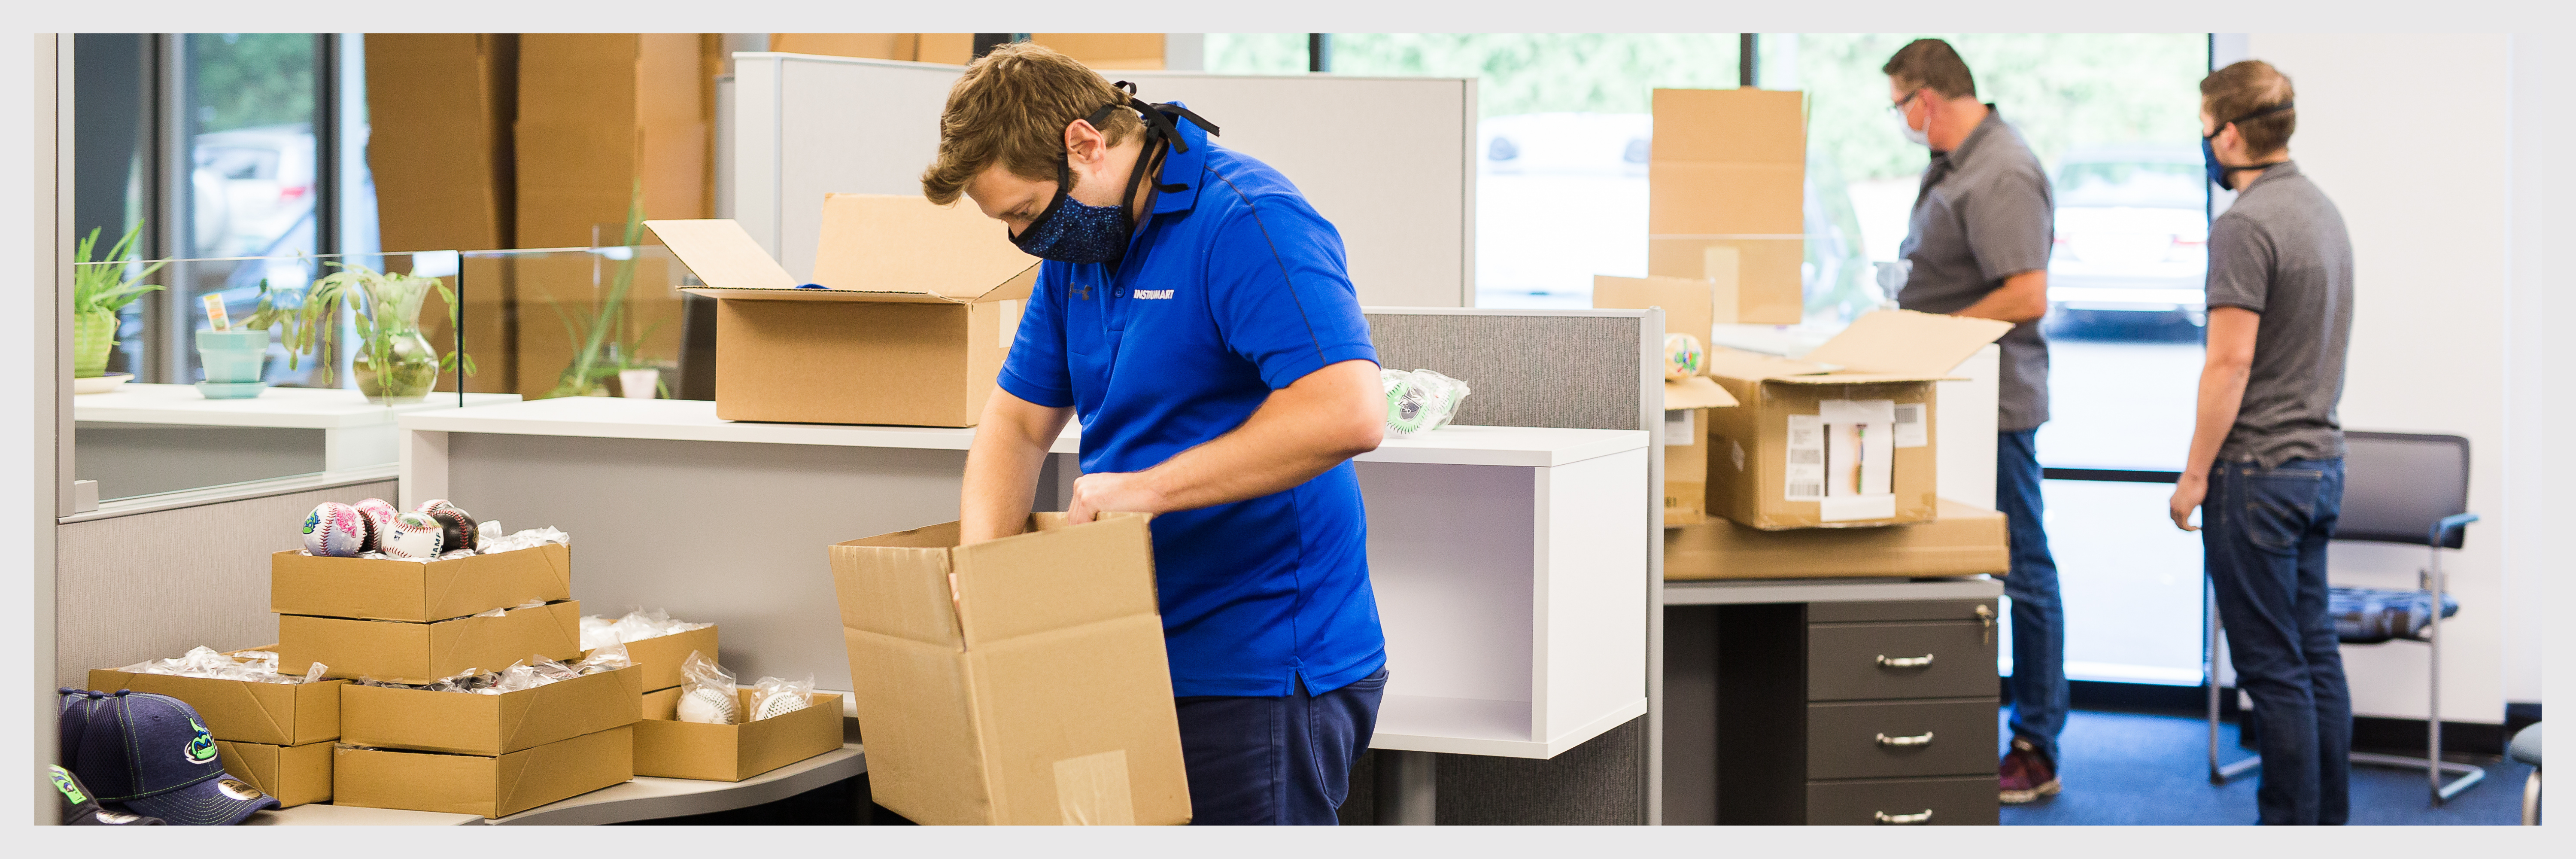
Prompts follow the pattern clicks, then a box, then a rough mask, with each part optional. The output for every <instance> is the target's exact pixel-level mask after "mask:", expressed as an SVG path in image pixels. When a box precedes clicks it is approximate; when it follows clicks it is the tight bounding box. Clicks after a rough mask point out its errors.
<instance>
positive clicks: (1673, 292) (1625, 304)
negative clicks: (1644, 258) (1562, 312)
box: [1592, 275, 1736, 345]
mask: <svg viewBox="0 0 2576 859" xmlns="http://www.w3.org/2000/svg"><path fill="white" fill-rule="evenodd" d="M1735 304H1736V301H1735V283H1734V281H1733V280H1732V279H1729V280H1727V281H1725V282H1720V281H1716V280H1699V279H1693V278H1683V277H1611V276H1609V275H1595V276H1593V278H1592V306H1593V307H1595V308H1601V309H1611V308H1618V309H1626V310H1644V309H1646V308H1649V307H1660V308H1663V309H1664V331H1665V332H1666V333H1673V334H1688V335H1690V336H1693V337H1697V338H1699V341H1700V343H1701V344H1703V345H1705V344H1706V343H1707V342H1708V339H1709V331H1710V330H1711V329H1714V328H1716V327H1717V324H1718V323H1719V322H1734V321H1735Z"/></svg>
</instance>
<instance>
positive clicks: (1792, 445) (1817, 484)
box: [1779, 415, 1825, 501]
mask: <svg viewBox="0 0 2576 859" xmlns="http://www.w3.org/2000/svg"><path fill="white" fill-rule="evenodd" d="M1788 441H1789V443H1788V445H1787V447H1788V449H1787V450H1785V451H1783V456H1782V457H1781V465H1782V466H1783V467H1782V468H1781V474H1780V477H1779V480H1780V481H1781V485H1782V486H1784V487H1785V489H1786V490H1787V491H1786V492H1784V493H1782V496H1781V497H1782V499H1783V500H1787V501H1814V500H1817V499H1820V498H1823V497H1825V422H1824V419H1823V418H1822V417H1819V416H1817V415H1790V416H1789V439H1788Z"/></svg>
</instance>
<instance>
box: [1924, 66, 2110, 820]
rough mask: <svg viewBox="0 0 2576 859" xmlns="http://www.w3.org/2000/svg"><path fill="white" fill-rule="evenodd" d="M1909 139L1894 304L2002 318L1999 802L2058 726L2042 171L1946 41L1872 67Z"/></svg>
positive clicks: (2031, 769)
mask: <svg viewBox="0 0 2576 859" xmlns="http://www.w3.org/2000/svg"><path fill="white" fill-rule="evenodd" d="M1879 71H1881V72H1883V73H1885V74H1886V75H1887V83H1888V99H1889V102H1890V103H1891V104H1892V105H1893V107H1894V109H1895V111H1896V113H1897V119H1898V122H1899V123H1900V124H1902V125H1903V126H1904V133H1905V136H1906V138H1907V139H1909V140H1912V141H1914V142H1916V143H1921V144H1924V145H1927V146H1930V147H1932V164H1931V166H1930V167H1928V168H1926V169H1925V170H1924V171H1923V185H1922V188H1921V190H1920V191H1919V192H1917V195H1916V196H1915V198H1914V215H1913V219H1912V223H1910V224H1909V225H1908V229H1907V233H1906V236H1905V244H1904V245H1903V246H1902V247H1901V248H1900V251H1901V252H1902V253H1903V255H1904V257H1905V260H1906V263H1907V264H1908V266H1909V269H1908V273H1907V275H1906V278H1905V287H1904V289H1903V290H1901V291H1899V292H1898V293H1897V295H1896V303H1897V305H1898V306H1899V307H1903V308H1905V309H1907V310H1920V311H1924V312H1927V313H1949V314H1956V315H1960V316H1975V317H1979V318H1983V319H1996V320H2001V321H2004V322H2010V323H2013V329H2012V331H2011V332H2010V333H2007V334H2005V335H2004V338H2003V341H2002V345H2003V379H2002V381H2001V384H2000V391H1999V393H2000V395H2001V397H2002V401H2003V402H2002V414H2000V415H1999V416H1998V419H1997V421H1996V427H1995V428H1996V429H1997V430H1998V435H1997V438H1996V440H1995V506H1996V507H1997V508H1998V509H2000V510H2002V511H2003V514H2004V517H2005V520H2006V525H2007V527H2008V528H2009V533H2010V535H2011V541H2012V574H2011V575H2008V576H2005V577H2004V594H2005V595H2006V596H2009V597H2012V643H2013V673H2012V677H2011V678H2010V679H2009V680H2008V681H2007V683H2006V686H2007V688H2009V689H2010V691H2011V693H2012V701H2013V717H2012V732H2013V740H2012V750H2011V751H2009V752H2007V753H2005V755H2004V758H2003V761H2002V762H2001V763H1999V764H1998V765H1997V767H1996V769H1997V774H1998V776H1999V779H2000V787H2001V799H2002V800H2003V801H2004V802H2007V803H2021V802H2030V801H2032V800H2035V799H2039V798H2040V797H2044V796H2048V795H2051V794H2055V793H2057V792H2058V790H2059V784H2058V779H2057V735H2058V732H2059V731H2060V730H2062V729H2064V728H2065V727H2066V709H2067V687H2066V665H2065V662H2066V628H2065V627H2066V611H2065V607H2064V606H2063V604H2062V603H2060V601H2059V600H2058V596H2057V561H2056V560H2055V559H2054V558H2052V557H2051V556H2050V555H2049V552H2048V532H2046V531H2045V530H2042V528H2041V525H2040V519H2041V511H2042V509H2043V504H2042V503H2041V500H2040V494H2039V486H2040V483H2039V482H2040V469H2039V453H2038V447H2037V444H2036V439H2037V436H2038V434H2039V425H2040V424H2042V423H2046V422H2047V421H2048V341H2047V340H2045V339H2043V338H2041V336H2040V333H2039V319H2040V317H2042V316H2046V315H2048V252H2049V249H2050V247H2051V246H2053V245H2054V244H2055V243H2056V232H2057V230H2056V217H2055V212H2056V204H2055V202H2054V200H2053V198H2052V197H2051V196H2050V194H2049V189H2048V174H2047V172H2046V171H2044V170H2042V169H2041V168H2040V166H2039V159H2038V158H2036V157H2034V156H2032V155H2031V153H2030V147H2029V146H2028V145H2027V144H2025V143H2023V142H2022V139H2021V133H2020V132H2018V131H2015V130H2013V127H2012V126H2011V125H2009V124H2006V123H2005V122H2004V118H2003V114H2002V113H2001V112H1999V111H1997V110H1996V109H1995V106H1994V105H1991V104H1986V103H1983V102H1980V101H1978V100H1977V83H1976V79H1975V78H1974V77H1973V76H1971V75H1970V74H1969V73H1968V64H1967V63H1966V62H1965V61H1962V60H1961V59H1959V53H1958V52H1957V51H1955V50H1952V49H1951V47H1950V44H1949V43H1948V42H1944V41H1941V40H1939V39H1917V40H1915V41H1914V42H1913V43H1911V44H1908V45H1906V46H1905V47H1904V48H1901V49H1898V50H1897V52H1896V55H1895V56H1893V57H1890V58H1888V61H1887V65H1886V66H1885V67H1882V68H1881V69H1879Z"/></svg>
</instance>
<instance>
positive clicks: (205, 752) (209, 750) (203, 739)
mask: <svg viewBox="0 0 2576 859" xmlns="http://www.w3.org/2000/svg"><path fill="white" fill-rule="evenodd" d="M188 727H191V728H195V729H197V735H196V736H194V737H190V738H188V762H189V763H192V764H200V765H203V764H210V763H214V762H215V735H214V734H213V733H210V732H208V731H207V730H206V726H204V725H201V724H198V723H197V717H195V716H190V717H188Z"/></svg>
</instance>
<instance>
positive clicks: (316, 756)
mask: <svg viewBox="0 0 2576 859" xmlns="http://www.w3.org/2000/svg"><path fill="white" fill-rule="evenodd" d="M338 745H339V744H338V743H335V742H332V741H330V740H323V741H321V742H318V743H306V744H304V745H301V746H272V745H268V744H266V743H239V742H233V741H231V740H216V741H215V755H216V757H217V759H218V760H221V761H222V762H223V766H224V772H226V773H230V774H231V775H232V776H233V777H235V778H239V779H241V780H243V781H246V782H250V786H252V787H255V788H259V789H260V791H261V792H263V793H266V794H268V795H270V796H274V797H277V804H278V807H280V808H294V807H296V806H299V805H307V804H311V803H316V802H329V801H331V750H332V748H334V747H336V746H338Z"/></svg>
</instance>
